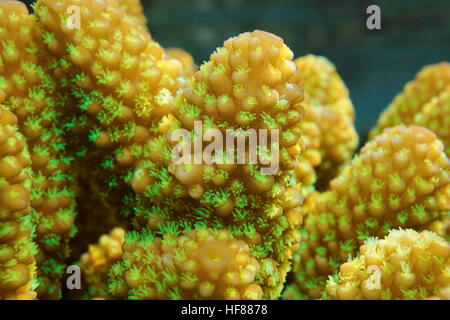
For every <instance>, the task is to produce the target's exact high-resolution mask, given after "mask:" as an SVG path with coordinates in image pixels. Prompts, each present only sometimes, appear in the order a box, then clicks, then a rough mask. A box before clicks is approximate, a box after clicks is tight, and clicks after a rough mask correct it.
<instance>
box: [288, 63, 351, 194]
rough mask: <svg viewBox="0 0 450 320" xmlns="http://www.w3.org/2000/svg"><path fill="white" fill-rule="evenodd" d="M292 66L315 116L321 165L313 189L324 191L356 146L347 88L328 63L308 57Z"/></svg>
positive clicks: (333, 67) (332, 66)
mask: <svg viewBox="0 0 450 320" xmlns="http://www.w3.org/2000/svg"><path fill="white" fill-rule="evenodd" d="M295 63H296V64H297V67H298V69H299V70H300V72H301V73H302V81H301V85H302V86H303V87H304V89H305V91H306V92H307V93H308V94H309V96H310V98H311V100H312V101H313V103H314V108H315V109H316V111H315V112H316V113H317V120H316V121H315V123H316V124H317V126H318V127H319V130H320V153H321V162H320V163H319V164H318V167H317V169H316V171H317V176H318V182H317V185H316V187H317V188H319V189H324V188H325V187H327V184H328V182H329V181H330V180H331V179H332V178H333V177H335V176H336V175H337V173H338V172H339V170H340V169H341V168H342V166H343V165H344V164H345V163H347V162H348V161H349V160H350V159H351V157H352V155H353V152H354V151H355V150H356V147H357V146H358V135H357V133H356V130H355V127H354V119H355V115H354V110H353V104H352V102H351V100H350V97H349V92H348V89H347V87H346V86H345V84H344V82H343V80H342V79H341V77H340V76H339V74H338V73H337V71H336V68H335V66H334V65H333V64H332V63H331V62H330V61H329V60H328V59H326V58H325V57H319V56H314V55H311V54H310V55H307V56H304V57H301V58H298V59H296V60H295Z"/></svg>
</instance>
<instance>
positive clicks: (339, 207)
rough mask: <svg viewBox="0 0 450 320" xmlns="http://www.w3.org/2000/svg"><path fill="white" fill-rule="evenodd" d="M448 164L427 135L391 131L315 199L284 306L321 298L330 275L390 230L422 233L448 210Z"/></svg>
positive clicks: (437, 144)
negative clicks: (296, 300) (419, 230)
mask: <svg viewBox="0 0 450 320" xmlns="http://www.w3.org/2000/svg"><path fill="white" fill-rule="evenodd" d="M449 170H450V162H449V159H448V158H447V157H446V155H445V153H444V150H443V145H442V143H441V142H440V141H439V140H438V139H437V138H436V136H435V135H434V134H433V133H432V132H431V131H429V130H428V129H425V128H422V127H416V126H410V127H406V126H397V127H393V128H388V129H386V130H385V131H383V133H382V134H380V135H379V136H377V137H376V138H375V139H373V140H372V141H371V142H369V143H367V144H366V145H365V146H364V147H363V149H362V150H361V153H360V154H359V155H358V156H357V157H356V158H354V159H353V160H352V162H351V163H350V165H349V166H347V167H346V168H345V169H344V170H343V172H342V173H341V174H340V175H339V176H338V177H337V178H335V179H334V180H333V181H332V182H331V184H330V190H329V191H326V192H324V193H322V194H320V195H319V196H317V197H316V201H315V204H314V206H312V208H311V212H310V213H309V215H308V216H307V217H306V220H305V225H304V228H303V233H302V235H303V237H302V242H301V244H300V249H299V252H298V256H297V258H296V261H295V264H294V275H293V276H294V283H295V285H294V286H292V287H290V288H288V290H287V291H286V297H287V298H296V297H298V298H307V297H309V298H319V297H320V294H321V292H322V289H323V286H324V284H325V281H326V279H327V277H328V275H330V274H332V273H333V272H334V271H335V270H336V269H337V268H339V266H340V264H341V263H343V262H345V261H346V260H347V257H348V255H354V254H356V252H357V251H358V248H359V246H360V245H362V244H363V242H364V241H365V240H366V239H367V238H369V237H374V236H379V237H382V236H384V235H386V234H387V233H388V232H389V230H390V229H392V228H398V227H402V228H420V227H424V226H426V225H427V224H428V223H430V222H432V221H434V220H437V219H438V218H439V217H440V215H441V214H442V213H444V212H447V211H448V210H449V206H450V197H449V195H450V171H449Z"/></svg>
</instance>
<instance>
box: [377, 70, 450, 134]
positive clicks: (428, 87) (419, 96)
mask: <svg viewBox="0 0 450 320" xmlns="http://www.w3.org/2000/svg"><path fill="white" fill-rule="evenodd" d="M449 85H450V63H448V62H441V63H438V64H434V65H429V66H426V67H424V68H423V69H422V70H420V72H419V73H418V74H417V75H416V77H415V79H414V80H412V81H410V82H408V83H407V84H406V85H405V87H404V89H403V92H401V93H399V94H398V95H397V96H396V97H395V98H394V100H393V101H392V102H391V103H390V104H389V106H388V107H387V108H386V110H384V111H383V113H382V114H381V116H380V118H379V120H378V122H377V125H376V126H375V127H374V128H373V129H372V131H371V132H370V136H371V137H372V138H373V137H375V136H376V135H377V134H379V133H380V132H381V131H382V130H383V129H384V128H387V127H391V126H395V125H398V124H406V125H409V124H413V120H414V117H415V116H416V115H417V114H418V113H420V112H421V111H422V109H423V107H424V106H425V105H426V104H427V103H428V102H430V101H431V100H432V99H433V98H434V97H437V96H438V95H439V94H440V93H441V92H442V91H443V90H444V89H445V88H446V87H447V86H449Z"/></svg>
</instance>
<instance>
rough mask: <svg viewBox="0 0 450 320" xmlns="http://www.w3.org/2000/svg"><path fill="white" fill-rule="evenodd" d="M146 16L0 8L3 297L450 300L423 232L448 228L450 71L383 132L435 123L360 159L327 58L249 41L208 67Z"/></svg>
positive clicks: (109, 7) (422, 80)
mask: <svg viewBox="0 0 450 320" xmlns="http://www.w3.org/2000/svg"><path fill="white" fill-rule="evenodd" d="M71 5H75V6H78V7H79V8H80V9H81V10H80V11H79V13H80V19H81V20H80V26H79V28H78V27H77V26H76V23H75V25H73V22H74V21H73V18H74V17H73V16H71V14H70V13H68V12H67V8H68V7H69V6H71ZM75 18H76V17H75ZM146 24H147V20H146V18H145V16H144V14H143V7H142V5H141V3H140V1H138V0H95V1H91V0H38V1H37V3H36V4H35V5H34V15H30V14H29V13H28V11H27V9H26V7H25V5H23V4H21V3H19V2H17V1H10V0H7V1H1V2H0V48H1V49H0V103H1V107H0V198H1V199H0V299H34V298H38V299H58V298H66V299H124V298H125V299H277V298H279V297H280V295H281V293H282V290H283V288H285V286H286V280H288V281H289V282H290V285H288V286H287V290H286V291H285V294H284V297H285V298H319V297H321V296H323V297H324V298H333V299H334V298H374V297H381V298H390V299H391V298H392V299H394V298H427V299H448V298H449V279H448V255H449V254H448V242H445V241H444V240H442V239H439V238H438V237H437V236H436V235H433V234H432V233H430V231H423V230H434V231H436V233H437V234H438V235H440V236H442V237H448V226H449V215H448V212H449V210H450V200H449V199H450V176H449V174H450V171H449V170H450V162H449V159H448V157H447V156H446V155H445V153H444V146H445V148H448V143H449V142H448V140H449V138H450V135H449V133H448V132H447V129H446V128H447V127H448V125H449V123H447V122H448V120H447V115H446V113H447V111H448V105H449V95H450V94H449V93H450V91H449V90H450V67H449V64H447V63H441V64H438V65H435V66H429V67H427V68H425V69H424V70H423V71H421V72H420V73H419V75H418V76H417V79H416V80H415V81H413V82H411V83H410V84H408V85H407V86H406V87H405V90H404V92H403V93H402V94H400V95H399V96H397V98H396V99H395V100H394V102H393V103H392V104H391V106H390V107H389V109H388V110H387V111H386V112H385V113H384V115H383V116H382V118H381V120H380V122H379V126H378V127H377V128H376V129H374V131H373V132H374V133H376V132H380V130H381V128H384V126H391V125H392V124H396V123H399V122H404V123H407V124H414V125H421V126H423V127H419V126H408V127H406V126H397V127H392V128H388V129H386V130H384V131H383V132H382V133H381V134H379V135H377V136H376V137H375V136H373V139H372V141H370V142H369V143H368V144H366V146H365V147H364V148H363V149H362V150H361V153H360V154H359V155H358V156H356V158H354V159H353V160H351V161H350V159H351V157H352V155H353V152H354V151H355V148H356V147H357V144H358V137H357V135H356V132H355V128H354V118H355V116H354V111H353V105H352V102H351V100H350V97H349V92H348V89H347V87H346V86H345V84H344V82H343V80H342V79H341V77H340V76H339V74H338V73H337V71H336V68H335V66H334V65H333V64H332V63H331V62H330V61H328V60H327V59H326V58H323V57H319V56H314V55H308V56H305V57H301V58H299V59H297V60H295V61H294V60H293V53H292V52H291V50H290V49H289V48H288V47H287V46H286V45H285V44H284V42H283V40H282V39H281V38H279V37H277V36H275V35H273V34H271V33H268V32H264V31H260V30H256V31H253V32H247V33H242V34H240V35H238V36H236V37H232V38H230V39H228V40H226V41H225V42H224V44H223V46H222V47H219V48H217V49H216V50H215V51H214V52H213V53H212V54H211V56H210V59H209V60H208V61H206V62H204V63H203V64H202V65H201V66H200V67H197V65H196V64H195V62H194V60H193V58H192V56H190V54H189V53H187V52H185V51H184V50H182V49H179V48H170V49H165V48H163V47H161V46H160V45H159V44H158V43H157V42H156V41H154V40H153V38H152V36H151V35H150V33H149V31H148V30H147V26H146ZM409 105H411V106H412V108H411V110H407V106H409ZM400 117H402V118H401V119H400ZM424 127H427V128H428V129H431V130H433V131H434V132H435V133H433V132H431V131H430V130H428V129H426V128H424ZM436 135H437V136H438V137H439V138H440V139H442V141H443V143H444V145H443V144H442V143H441V142H440V141H439V140H438V137H436ZM211 151H212V152H211ZM180 158H181V160H184V161H185V162H182V161H181V162H180V161H179V160H180ZM186 160H187V162H186ZM336 176H337V177H336ZM335 177H336V178H335ZM333 178H335V179H333ZM331 179H333V180H331ZM330 180H331V182H330ZM328 185H329V188H328V189H326V188H327V186H328ZM323 190H325V191H323ZM320 191H323V192H322V193H320ZM305 217H306V220H305V225H304V226H303V227H301V225H302V223H303V220H304V218H305ZM75 218H76V219H77V220H76V221H75ZM393 228H411V230H406V231H403V230H402V231H391V230H392V229H393ZM77 229H80V232H79V233H78V234H77V232H78V230H77ZM125 230H127V232H126V231H125ZM413 230H416V231H421V233H420V234H418V233H417V232H416V231H413ZM373 237H386V238H385V240H374V239H373ZM92 243H94V244H92ZM408 245H409V246H410V247H409V249H408V248H405V246H406V247H407V246H408ZM395 246H398V247H399V248H398V249H395ZM411 246H412V247H411ZM298 249H299V250H298ZM358 249H359V250H360V255H359V256H358ZM444 249H445V250H444ZM297 250H298V251H297ZM395 250H396V251H395ZM394 251H395V252H394ZM296 252H297V253H296ZM374 253H375V255H377V254H378V255H379V256H375V257H374ZM349 255H350V256H351V257H354V258H350V260H349ZM376 258H379V259H378V260H377V259H376ZM403 258H404V259H405V261H403V262H398V261H399V260H400V259H403ZM383 259H384V260H383ZM395 259H397V260H395ZM445 259H447V260H445ZM381 260H383V261H384V262H383V261H381ZM406 261H408V263H406ZM424 261H425V262H424ZM397 262H398V263H397ZM71 263H76V264H77V265H79V266H80V267H81V270H82V273H83V276H82V290H80V291H78V292H73V290H67V291H66V290H64V291H63V290H61V280H62V278H63V276H64V274H65V267H66V265H67V264H71ZM396 263H397V264H396ZM374 264H376V266H378V269H377V270H376V271H375V274H376V279H375V278H374V277H373V274H372V273H371V272H372V271H371V270H374V267H375V268H376V266H375V265H374ZM390 264H392V266H391V265H390ZM444 264H447V265H446V266H444ZM430 265H431V266H430ZM292 267H293V269H294V270H293V273H292V275H291V276H290V278H289V277H288V273H289V272H290V271H291V268H292ZM339 268H340V270H341V272H340V274H337V275H335V276H332V277H331V278H329V279H330V280H329V281H328V285H327V286H326V289H325V285H326V279H327V278H328V277H329V276H330V275H332V274H333V273H336V272H337V271H338V269H339ZM393 268H394V269H395V268H396V269H395V270H398V271H399V272H398V273H397V274H396V275H393V274H392V273H389V272H391V271H392V270H393ZM427 268H428V269H427ZM420 272H422V273H423V275H421V274H420ZM379 276H380V277H379ZM380 279H381V280H380ZM375 280H376V281H378V280H380V281H381V282H380V283H381V284H382V285H383V286H385V287H383V290H379V291H376V290H378V289H375V291H373V290H372V289H373V288H372V287H370V288H369V289H368V288H367V284H368V283H369V281H372V282H373V281H375ZM408 281H409V282H408ZM371 284H372V283H371ZM387 284H392V286H389V289H388V288H387ZM324 289H325V291H324ZM371 290H372V291H371ZM389 290H390V291H389Z"/></svg>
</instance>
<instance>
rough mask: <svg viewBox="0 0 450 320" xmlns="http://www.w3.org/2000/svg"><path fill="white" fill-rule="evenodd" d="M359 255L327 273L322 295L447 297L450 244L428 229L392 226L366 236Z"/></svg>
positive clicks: (345, 297) (348, 297)
mask: <svg viewBox="0 0 450 320" xmlns="http://www.w3.org/2000/svg"><path fill="white" fill-rule="evenodd" d="M359 253H360V256H358V257H357V258H353V259H351V260H350V261H348V262H346V263H344V264H342V265H341V267H340V271H339V274H337V275H336V276H333V277H330V279H329V280H328V281H327V285H326V287H325V292H326V294H325V296H326V297H327V298H331V299H333V300H359V299H361V300H418V299H430V298H432V299H436V298H440V299H442V298H444V299H449V298H450V297H449V295H448V294H449V292H448V288H446V287H447V286H448V283H449V281H450V244H449V243H448V242H447V241H445V240H444V239H443V238H440V237H438V236H437V235H436V234H434V233H432V232H430V231H422V232H421V233H418V232H416V231H414V230H401V229H400V230H392V231H390V232H389V234H388V235H387V236H386V237H385V238H384V239H381V240H378V239H376V238H369V239H368V240H366V242H365V243H364V245H362V246H361V248H360V249H359Z"/></svg>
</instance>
